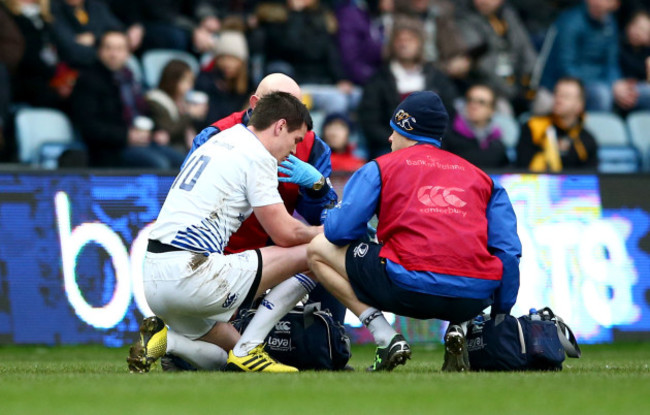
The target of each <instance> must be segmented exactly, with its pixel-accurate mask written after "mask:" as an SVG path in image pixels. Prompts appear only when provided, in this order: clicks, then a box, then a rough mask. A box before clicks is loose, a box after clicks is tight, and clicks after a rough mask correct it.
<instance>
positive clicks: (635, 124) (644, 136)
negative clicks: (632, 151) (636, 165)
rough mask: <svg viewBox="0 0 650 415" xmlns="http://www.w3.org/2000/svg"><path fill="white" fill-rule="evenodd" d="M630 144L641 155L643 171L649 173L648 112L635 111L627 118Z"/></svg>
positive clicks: (649, 126)
mask: <svg viewBox="0 0 650 415" xmlns="http://www.w3.org/2000/svg"><path fill="white" fill-rule="evenodd" d="M627 129H628V131H629V133H630V139H631V140H632V144H633V145H634V146H635V147H636V148H637V149H638V150H639V152H640V153H641V161H642V165H643V168H644V170H646V171H650V111H636V112H633V113H631V114H629V115H628V116H627Z"/></svg>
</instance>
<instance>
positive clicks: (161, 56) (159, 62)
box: [142, 49, 199, 88]
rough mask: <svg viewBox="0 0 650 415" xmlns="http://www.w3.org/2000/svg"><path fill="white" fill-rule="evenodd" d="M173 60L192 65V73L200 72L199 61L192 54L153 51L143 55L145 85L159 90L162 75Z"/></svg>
mask: <svg viewBox="0 0 650 415" xmlns="http://www.w3.org/2000/svg"><path fill="white" fill-rule="evenodd" d="M172 59H180V60H182V61H184V62H186V63H187V64H188V65H190V68H192V71H193V72H194V73H195V74H197V73H198V72H199V61H198V60H197V59H196V58H195V57H194V56H193V55H191V54H189V53H187V52H183V51H180V50H172V49H151V50H148V51H146V52H145V53H144V54H143V55H142V69H143V73H144V81H145V84H147V86H148V87H149V88H157V87H158V81H159V80H160V75H161V74H162V71H163V69H165V65H167V63H168V62H169V61H170V60H172Z"/></svg>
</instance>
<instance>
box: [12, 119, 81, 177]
mask: <svg viewBox="0 0 650 415" xmlns="http://www.w3.org/2000/svg"><path fill="white" fill-rule="evenodd" d="M16 141H17V144H18V157H19V159H20V162H21V163H30V164H32V165H41V166H42V167H47V168H56V167H57V166H56V159H57V158H58V156H59V155H60V154H61V153H62V152H63V151H64V150H65V149H67V148H68V147H69V146H70V145H71V144H72V143H73V142H74V130H73V129H72V124H71V123H70V120H69V119H68V117H67V116H66V115H65V114H64V113H62V112H61V111H58V110H55V109H50V108H23V109H20V110H19V111H18V112H17V114H16Z"/></svg>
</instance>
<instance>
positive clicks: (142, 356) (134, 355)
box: [126, 317, 158, 373]
mask: <svg viewBox="0 0 650 415" xmlns="http://www.w3.org/2000/svg"><path fill="white" fill-rule="evenodd" d="M157 327H158V320H157V319H156V318H155V317H149V318H146V319H144V320H143V321H142V324H140V341H138V342H137V343H134V344H133V345H132V346H131V348H130V349H129V357H127V358H126V362H127V363H128V366H129V372H131V373H147V372H149V370H151V366H152V365H153V363H154V362H155V361H156V359H152V358H149V357H147V347H146V344H147V341H148V340H149V339H150V338H151V336H152V335H153V334H154V331H155V330H156V328H157ZM145 339H146V340H145Z"/></svg>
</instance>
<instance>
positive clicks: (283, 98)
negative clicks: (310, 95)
mask: <svg viewBox="0 0 650 415" xmlns="http://www.w3.org/2000/svg"><path fill="white" fill-rule="evenodd" d="M281 119H284V120H286V121H287V127H288V128H289V131H295V130H297V129H299V128H300V127H302V125H303V124H305V125H307V130H311V129H312V128H313V122H312V120H311V115H310V114H309V110H307V107H306V106H305V105H304V104H303V103H302V102H300V100H299V99H298V98H296V97H294V96H293V95H291V94H288V93H286V92H280V91H275V92H271V93H270V94H266V95H264V96H263V97H262V98H260V100H259V101H258V102H257V104H256V105H255V109H254V110H253V113H252V114H251V118H250V121H249V122H248V125H250V126H252V127H254V128H255V129H257V130H266V129H267V128H269V127H270V126H271V125H272V124H273V123H275V122H277V121H278V120H281Z"/></svg>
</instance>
